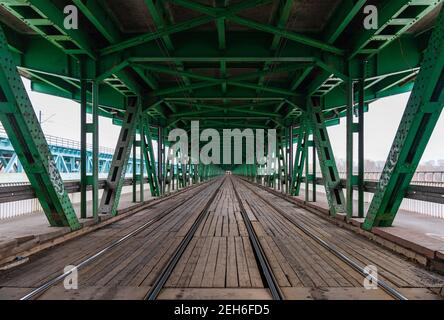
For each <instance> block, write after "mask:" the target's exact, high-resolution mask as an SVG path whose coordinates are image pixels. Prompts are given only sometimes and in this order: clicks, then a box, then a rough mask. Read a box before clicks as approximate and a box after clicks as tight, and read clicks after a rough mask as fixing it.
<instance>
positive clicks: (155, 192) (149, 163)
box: [141, 116, 160, 197]
mask: <svg viewBox="0 0 444 320" xmlns="http://www.w3.org/2000/svg"><path fill="white" fill-rule="evenodd" d="M141 121H142V126H143V134H142V137H141V138H142V141H143V145H144V147H145V148H144V149H143V159H144V160H145V166H146V172H147V175H148V183H149V185H150V193H151V196H153V197H158V196H160V188H159V179H158V178H157V174H156V161H155V158H154V148H153V139H152V136H151V129H150V126H149V123H148V119H147V118H146V117H145V116H143V117H142V119H141Z"/></svg>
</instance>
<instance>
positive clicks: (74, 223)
mask: <svg viewBox="0 0 444 320" xmlns="http://www.w3.org/2000/svg"><path fill="white" fill-rule="evenodd" d="M0 120H1V122H2V124H3V127H4V129H5V131H6V133H7V134H8V137H9V139H10V141H11V144H12V146H13V147H14V150H15V152H16V154H17V156H18V158H19V160H20V162H21V164H22V165H23V168H24V170H25V172H26V174H27V176H28V179H29V182H30V183H31V185H32V186H33V189H34V191H35V193H36V195H37V198H38V199H39V201H40V204H41V206H42V208H43V211H44V212H45V214H46V216H47V218H48V220H49V223H50V224H51V225H52V226H59V227H62V226H67V227H70V228H71V229H72V230H75V229H79V228H80V227H81V225H80V223H79V221H78V219H77V216H76V213H75V211H74V208H73V206H72V204H71V201H70V199H69V197H68V195H67V193H66V190H65V188H64V184H63V180H62V178H61V177H60V173H59V172H58V170H57V167H56V165H55V163H54V160H53V157H52V155H51V152H50V150H49V147H48V144H47V142H46V139H45V136H44V134H43V132H42V128H41V127H40V124H39V122H38V119H37V117H36V115H35V112H34V110H33V108H32V104H31V101H30V100H29V97H28V95H27V93H26V89H25V87H24V86H23V83H22V81H21V79H20V75H19V73H18V71H17V67H16V65H15V64H14V61H13V58H12V56H11V53H10V52H9V49H8V44H7V42H6V37H5V35H4V33H3V30H2V29H0Z"/></svg>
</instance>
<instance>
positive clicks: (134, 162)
mask: <svg viewBox="0 0 444 320" xmlns="http://www.w3.org/2000/svg"><path fill="white" fill-rule="evenodd" d="M136 159H137V138H136V135H134V139H133V165H132V167H133V168H132V171H133V184H132V189H133V202H137V172H136V170H137V164H136Z"/></svg>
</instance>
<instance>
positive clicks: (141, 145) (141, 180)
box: [139, 115, 146, 202]
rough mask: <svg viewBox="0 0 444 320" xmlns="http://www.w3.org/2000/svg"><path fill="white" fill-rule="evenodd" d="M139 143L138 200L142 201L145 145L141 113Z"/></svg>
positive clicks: (143, 194) (143, 195) (143, 193)
mask: <svg viewBox="0 0 444 320" xmlns="http://www.w3.org/2000/svg"><path fill="white" fill-rule="evenodd" d="M139 130H140V132H139V134H140V135H139V137H140V139H139V145H140V180H139V188H140V190H139V200H140V202H143V201H144V199H145V186H144V180H145V179H144V174H145V165H144V164H145V159H144V155H145V150H146V145H145V139H144V138H143V137H144V134H145V133H144V125H143V115H141V116H140V119H139Z"/></svg>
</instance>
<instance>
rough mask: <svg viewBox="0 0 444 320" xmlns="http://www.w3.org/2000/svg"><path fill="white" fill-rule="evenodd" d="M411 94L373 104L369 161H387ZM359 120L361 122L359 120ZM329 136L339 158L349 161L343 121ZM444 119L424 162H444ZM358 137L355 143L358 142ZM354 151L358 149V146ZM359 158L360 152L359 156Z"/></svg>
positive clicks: (368, 121) (367, 123)
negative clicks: (443, 160) (441, 160)
mask: <svg viewBox="0 0 444 320" xmlns="http://www.w3.org/2000/svg"><path fill="white" fill-rule="evenodd" d="M409 96H410V93H403V94H399V95H395V96H391V97H387V98H382V99H379V100H377V101H375V102H374V103H372V104H370V106H369V111H368V112H366V113H365V119H364V152H365V159H370V160H374V161H381V160H382V161H385V160H386V159H387V155H388V152H389V150H390V147H391V146H392V142H393V139H394V137H395V134H396V130H397V129H398V126H399V122H400V121H401V117H402V114H403V112H404V109H405V106H406V105H407V101H408V98H409ZM355 121H357V120H355ZM328 133H329V135H330V141H331V144H332V148H333V152H334V155H335V157H336V158H342V159H345V158H346V145H345V138H346V125H345V118H341V123H340V125H337V126H333V127H329V128H328ZM355 137H356V135H355ZM443 138H444V116H443V114H441V116H440V118H439V120H438V123H437V124H436V126H435V129H434V131H433V134H432V137H431V138H430V141H429V143H428V145H427V147H426V149H425V152H424V154H423V156H422V159H421V162H424V161H429V160H439V159H444V143H443V141H442V139H443ZM356 140H357V139H356V138H355V142H356ZM354 149H355V150H354V151H356V149H357V143H355V146H354ZM355 159H357V158H356V153H355Z"/></svg>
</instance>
